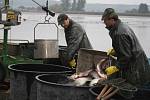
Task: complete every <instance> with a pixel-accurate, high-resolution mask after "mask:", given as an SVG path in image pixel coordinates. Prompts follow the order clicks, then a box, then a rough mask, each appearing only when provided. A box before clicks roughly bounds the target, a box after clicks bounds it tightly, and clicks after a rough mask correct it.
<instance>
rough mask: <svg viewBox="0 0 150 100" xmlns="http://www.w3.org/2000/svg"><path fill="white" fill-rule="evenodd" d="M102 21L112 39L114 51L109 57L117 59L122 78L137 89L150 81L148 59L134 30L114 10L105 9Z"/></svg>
mask: <svg viewBox="0 0 150 100" xmlns="http://www.w3.org/2000/svg"><path fill="white" fill-rule="evenodd" d="M102 20H103V21H104V23H105V25H106V28H107V29H108V30H109V35H110V37H111V39H112V47H113V49H112V50H110V52H109V53H108V55H115V56H116V57H117V65H118V67H119V69H120V75H121V77H122V78H125V79H126V80H127V81H128V82H129V83H131V84H132V85H135V86H137V87H140V86H142V85H144V83H146V82H148V81H150V77H149V76H150V66H149V63H148V59H147V57H146V55H145V52H144V51H143V48H142V47H141V45H140V43H139V41H138V39H137V37H136V36H135V34H134V32H133V30H132V29H131V28H130V27H129V26H128V25H126V24H124V23H123V22H121V20H120V19H119V18H118V15H117V14H116V12H115V11H114V9H112V8H107V9H105V11H104V13H103V15H102Z"/></svg>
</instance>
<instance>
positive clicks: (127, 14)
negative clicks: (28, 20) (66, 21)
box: [22, 11, 150, 17]
mask: <svg viewBox="0 0 150 100" xmlns="http://www.w3.org/2000/svg"><path fill="white" fill-rule="evenodd" d="M22 12H31V13H45V12H43V11H40V12H37V11H22ZM55 13H67V14H84V15H102V14H103V12H83V11H80V12H79V11H66V12H55ZM118 15H119V16H142V17H150V13H118Z"/></svg>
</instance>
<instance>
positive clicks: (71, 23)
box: [66, 19, 74, 30]
mask: <svg viewBox="0 0 150 100" xmlns="http://www.w3.org/2000/svg"><path fill="white" fill-rule="evenodd" d="M73 23H74V21H73V20H72V19H69V26H68V27H67V28H66V30H69V29H71V27H72V25H73Z"/></svg>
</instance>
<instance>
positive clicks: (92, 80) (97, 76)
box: [69, 59, 107, 86]
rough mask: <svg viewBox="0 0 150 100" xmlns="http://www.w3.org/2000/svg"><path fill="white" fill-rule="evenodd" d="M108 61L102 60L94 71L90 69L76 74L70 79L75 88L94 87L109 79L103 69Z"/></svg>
mask: <svg viewBox="0 0 150 100" xmlns="http://www.w3.org/2000/svg"><path fill="white" fill-rule="evenodd" d="M105 61H106V59H102V60H100V62H99V63H98V64H97V66H96V67H95V68H94V69H90V70H87V71H84V72H80V73H75V74H73V75H71V76H70V77H69V79H70V80H73V82H74V85H75V86H84V85H86V86H94V85H96V84H97V83H98V82H99V81H104V80H106V79H107V75H106V74H105V73H104V71H103V68H104V67H106V65H105V66H104V62H105Z"/></svg>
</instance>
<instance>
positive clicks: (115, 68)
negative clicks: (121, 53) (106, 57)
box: [105, 66, 119, 75]
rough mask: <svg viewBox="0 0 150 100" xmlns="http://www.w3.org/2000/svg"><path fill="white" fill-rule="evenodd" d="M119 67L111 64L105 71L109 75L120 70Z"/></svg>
mask: <svg viewBox="0 0 150 100" xmlns="http://www.w3.org/2000/svg"><path fill="white" fill-rule="evenodd" d="M118 71H119V69H118V68H117V66H109V67H108V68H106V69H105V72H106V74H107V75H111V74H113V73H116V72H118Z"/></svg>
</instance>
